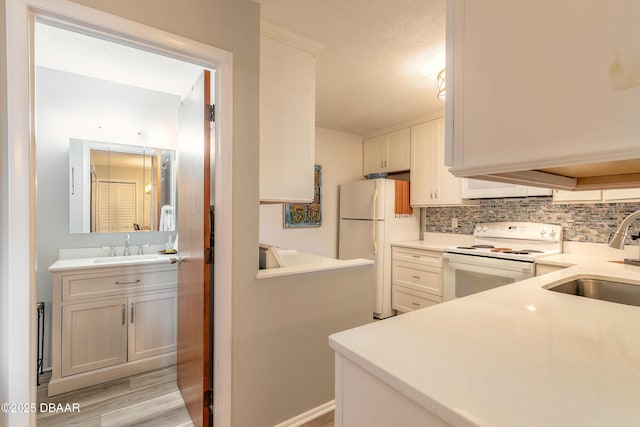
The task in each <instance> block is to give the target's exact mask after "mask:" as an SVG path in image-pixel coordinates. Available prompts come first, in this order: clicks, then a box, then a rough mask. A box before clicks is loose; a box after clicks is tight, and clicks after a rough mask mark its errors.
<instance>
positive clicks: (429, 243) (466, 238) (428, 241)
mask: <svg viewBox="0 0 640 427" xmlns="http://www.w3.org/2000/svg"><path fill="white" fill-rule="evenodd" d="M423 238H424V240H410V241H404V242H392V243H391V246H401V247H403V248H412V249H425V250H430V251H438V252H443V251H444V250H445V248H450V247H452V246H468V245H472V244H473V240H474V238H473V236H472V235H470V234H453V233H424V234H423Z"/></svg>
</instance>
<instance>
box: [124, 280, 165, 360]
mask: <svg viewBox="0 0 640 427" xmlns="http://www.w3.org/2000/svg"><path fill="white" fill-rule="evenodd" d="M176 297H177V293H176V292H175V291H174V292H163V293H160V294H151V295H142V296H137V297H130V298H129V305H128V310H129V352H128V353H129V357H128V359H129V361H133V360H138V359H144V358H145V357H150V356H155V355H157V354H161V353H167V352H170V351H175V350H176V342H177V299H176Z"/></svg>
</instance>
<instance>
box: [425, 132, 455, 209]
mask: <svg viewBox="0 0 640 427" xmlns="http://www.w3.org/2000/svg"><path fill="white" fill-rule="evenodd" d="M433 126H434V130H433V134H432V138H433V141H431V144H432V146H431V147H432V148H431V169H432V170H433V173H434V175H435V177H434V179H433V182H434V184H435V185H434V196H435V199H434V201H433V203H432V204H436V205H455V204H460V203H461V202H462V200H461V196H460V191H461V184H460V178H457V177H455V176H454V175H453V174H451V173H450V172H449V168H448V167H447V166H445V165H444V119H438V120H434V121H433Z"/></svg>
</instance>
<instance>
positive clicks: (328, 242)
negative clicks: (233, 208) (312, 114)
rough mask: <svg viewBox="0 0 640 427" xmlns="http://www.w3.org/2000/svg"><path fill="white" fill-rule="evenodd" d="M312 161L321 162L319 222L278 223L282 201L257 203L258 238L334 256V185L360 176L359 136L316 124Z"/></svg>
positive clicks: (335, 201) (335, 212) (275, 243)
mask: <svg viewBox="0 0 640 427" xmlns="http://www.w3.org/2000/svg"><path fill="white" fill-rule="evenodd" d="M315 163H316V164H319V165H322V226H321V227H315V228H303V229H300V228H296V229H292V228H288V229H285V228H283V227H282V221H283V220H282V205H261V206H260V242H262V243H269V244H272V245H276V246H280V247H284V248H291V249H297V250H299V251H301V252H308V253H312V254H316V255H323V256H328V257H332V258H335V257H336V256H337V253H338V201H339V198H338V186H339V185H340V184H342V183H345V182H349V181H354V180H357V179H363V176H362V137H361V136H359V135H354V134H351V133H345V132H339V131H335V130H330V129H324V128H319V127H318V128H316V144H315Z"/></svg>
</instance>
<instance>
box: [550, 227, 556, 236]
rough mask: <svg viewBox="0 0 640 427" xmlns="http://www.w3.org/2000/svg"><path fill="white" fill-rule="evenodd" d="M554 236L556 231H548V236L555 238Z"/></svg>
mask: <svg viewBox="0 0 640 427" xmlns="http://www.w3.org/2000/svg"><path fill="white" fill-rule="evenodd" d="M555 235H556V230H554V229H553V228H552V229H551V230H549V236H555Z"/></svg>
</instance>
